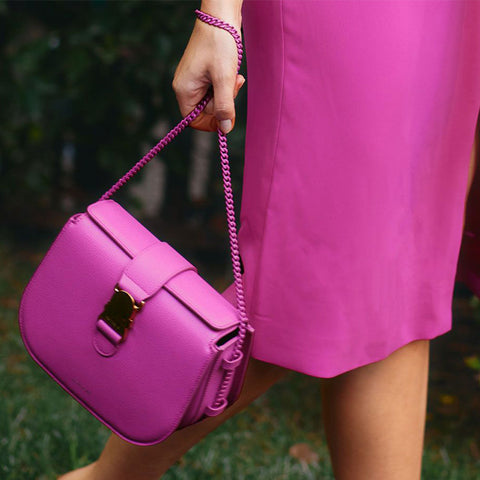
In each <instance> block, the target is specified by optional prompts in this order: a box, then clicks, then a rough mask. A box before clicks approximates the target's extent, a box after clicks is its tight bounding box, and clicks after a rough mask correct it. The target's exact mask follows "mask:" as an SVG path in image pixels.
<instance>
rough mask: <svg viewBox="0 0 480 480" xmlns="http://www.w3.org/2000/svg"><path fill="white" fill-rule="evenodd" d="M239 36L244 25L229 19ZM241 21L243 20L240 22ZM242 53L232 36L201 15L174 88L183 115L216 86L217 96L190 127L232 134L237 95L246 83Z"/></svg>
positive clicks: (214, 94)
mask: <svg viewBox="0 0 480 480" xmlns="http://www.w3.org/2000/svg"><path fill="white" fill-rule="evenodd" d="M222 20H225V21H226V22H228V23H230V24H231V25H232V26H233V27H235V29H236V30H237V32H238V33H239V35H240V34H241V32H240V24H238V22H237V24H235V22H232V21H229V20H227V19H224V18H222ZM240 23H241V21H240ZM237 66H238V52H237V45H236V43H235V40H234V39H233V37H232V35H231V34H230V33H229V32H227V31H226V30H223V29H222V28H219V27H216V26H214V25H209V24H207V23H205V22H202V21H201V20H199V19H198V18H197V20H196V22H195V26H194V28H193V31H192V34H191V36H190V40H189V42H188V44H187V47H186V48H185V51H184V53H183V56H182V58H181V59H180V62H179V64H178V65H177V68H176V70H175V74H174V78H173V82H172V88H173V90H174V91H175V95H176V97H177V101H178V105H179V108H180V112H181V114H182V116H184V117H185V116H186V115H188V114H189V113H190V112H191V111H192V110H193V109H194V108H195V107H196V106H197V104H198V102H200V100H201V99H202V98H203V97H204V95H205V94H206V93H207V91H208V89H209V88H210V86H213V98H212V99H211V100H210V101H209V102H208V103H207V105H206V107H205V109H204V110H203V111H202V112H201V113H200V114H199V115H198V117H197V118H195V119H194V120H193V121H192V122H191V123H190V126H191V127H193V128H195V129H197V130H204V131H209V132H214V131H217V128H219V127H220V129H221V130H222V132H223V133H225V134H226V133H228V132H230V131H231V130H232V129H233V126H234V125H235V104H234V98H235V97H236V96H237V93H238V91H239V90H240V88H241V87H242V85H243V84H244V83H245V77H244V76H243V75H237Z"/></svg>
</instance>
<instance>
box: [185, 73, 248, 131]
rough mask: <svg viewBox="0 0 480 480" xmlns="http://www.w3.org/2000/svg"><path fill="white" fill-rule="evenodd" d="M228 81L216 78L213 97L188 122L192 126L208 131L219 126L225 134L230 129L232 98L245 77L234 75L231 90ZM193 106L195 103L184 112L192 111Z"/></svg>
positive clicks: (232, 114) (231, 126)
mask: <svg viewBox="0 0 480 480" xmlns="http://www.w3.org/2000/svg"><path fill="white" fill-rule="evenodd" d="M228 83H229V82H227V81H221V80H218V79H217V80H216V83H215V84H214V86H213V98H212V99H211V100H210V101H209V102H208V104H207V105H206V107H205V109H204V110H203V112H202V113H200V115H199V116H198V117H197V118H196V119H194V120H193V121H192V122H191V123H190V126H191V127H192V128H195V129H197V130H203V131H208V132H214V131H216V130H217V129H218V128H220V129H221V130H222V132H223V133H225V134H227V133H229V132H231V131H232V129H233V127H234V126H235V104H234V99H235V98H236V97H237V95H238V92H239V90H240V88H241V87H242V86H243V84H244V83H245V77H244V76H243V75H237V76H236V79H235V83H234V87H233V91H232V88H231V87H230V86H228ZM215 85H216V87H215ZM195 106H196V104H195V105H194V106H192V107H191V108H190V110H189V111H188V112H187V113H186V114H188V113H189V112H190V111H192V110H193V108H195ZM186 114H185V115H186ZM221 122H226V123H221Z"/></svg>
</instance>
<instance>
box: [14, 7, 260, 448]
mask: <svg viewBox="0 0 480 480" xmlns="http://www.w3.org/2000/svg"><path fill="white" fill-rule="evenodd" d="M196 14H197V16H198V17H199V18H200V19H201V20H203V21H207V22H208V23H212V24H213V25H215V26H220V27H221V28H224V29H225V30H227V31H229V32H230V33H232V35H233V36H234V38H235V41H236V43H237V47H238V50H239V61H238V67H239V68H240V63H241V58H242V44H241V40H240V37H239V35H238V33H237V32H236V31H235V29H234V28H233V27H232V26H230V25H228V24H226V23H225V22H222V21H221V20H218V19H215V17H211V16H210V15H207V14H205V13H204V12H200V11H199V10H196ZM211 98H212V95H211V93H210V92H209V93H207V95H205V97H204V98H203V99H202V101H201V102H200V103H199V104H198V105H197V107H196V108H195V109H194V110H193V111H192V112H191V113H190V114H189V115H187V116H186V117H185V118H184V119H183V120H182V121H181V122H180V123H179V124H178V125H177V126H176V127H175V128H173V129H172V130H171V131H170V132H169V133H168V134H167V135H166V136H165V138H163V139H162V140H161V141H160V142H159V143H158V144H157V145H156V146H155V147H154V148H153V149H152V150H150V152H149V153H148V154H147V155H145V157H144V158H142V160H140V161H139V162H138V163H137V164H136V165H135V166H134V167H133V168H132V169H131V170H130V171H129V172H128V173H127V174H126V175H124V177H122V178H121V179H120V180H119V181H118V182H117V183H116V184H115V185H114V186H113V187H112V188H111V189H110V190H109V191H108V192H106V193H105V194H104V195H103V196H102V198H101V199H100V200H99V201H98V202H96V203H93V204H92V205H90V206H88V208H87V211H86V212H85V213H80V214H77V215H74V216H73V217H72V218H70V219H69V220H68V222H67V223H66V225H65V226H64V227H63V229H62V231H61V232H60V234H59V235H58V236H57V238H56V240H55V241H54V243H53V244H52V246H51V247H50V249H49V251H48V253H47V254H46V256H45V258H44V259H43V261H42V262H41V264H40V266H39V267H38V269H37V270H36V272H35V274H34V275H33V277H32V279H31V280H30V282H29V284H28V286H27V288H26V289H25V292H24V294H23V297H22V301H21V304H20V312H19V325H20V331H21V336H22V339H23V342H24V343H25V346H26V348H27V350H28V352H29V353H30V355H31V356H32V357H33V359H34V360H35V361H36V362H37V363H38V364H39V365H40V366H41V367H42V368H43V369H44V370H45V371H46V372H47V373H48V374H49V375H50V376H51V377H52V378H53V379H54V380H55V381H56V382H57V383H59V384H60V385H61V387H62V388H63V389H64V390H65V391H67V392H68V393H69V394H70V395H71V396H72V397H73V398H75V399H76V400H77V401H78V402H79V403H80V404H81V405H83V407H85V408H86V409H87V410H88V411H90V412H91V413H92V414H93V415H94V416H95V417H96V418H97V419H98V420H100V421H101V422H102V423H103V424H105V425H106V426H107V427H108V428H110V429H111V430H112V431H113V432H115V433H116V434H117V435H118V436H120V437H121V438H123V439H125V440H126V441H128V442H130V443H134V444H137V445H153V444H155V443H158V442H161V441H162V440H164V439H165V438H167V437H168V436H169V435H170V434H171V433H173V432H174V431H175V430H177V429H180V428H183V427H185V426H187V425H190V424H192V423H195V422H198V421H200V420H201V419H203V418H205V417H207V416H213V415H218V414H220V413H221V412H222V411H223V410H224V409H225V408H226V407H227V406H228V405H230V404H232V403H233V402H235V400H237V398H238V396H239V394H240V391H241V388H242V385H243V381H244V377H245V372H246V367H247V363H248V359H249V356H250V351H251V346H252V340H253V334H254V329H253V328H252V327H251V326H250V325H249V324H248V320H247V315H246V309H245V302H244V296H243V282H242V276H241V269H240V256H239V249H238V244H237V236H236V226H235V214H234V207H233V198H232V189H231V181H230V167H229V162H228V150H227V142H226V136H225V135H224V134H223V133H222V132H221V131H220V130H218V140H219V145H220V152H221V159H222V171H223V182H224V189H225V201H226V209H227V220H228V228H229V235H230V247H231V254H232V264H233V273H234V279H235V281H234V284H232V285H230V287H229V288H227V290H226V291H225V292H224V293H223V295H222V294H220V293H219V292H217V291H216V290H215V289H214V288H213V287H212V286H211V285H209V284H208V283H207V282H206V281H205V280H203V279H202V277H200V276H199V275H198V273H197V269H196V268H195V267H194V266H193V265H192V264H191V263H190V262H188V260H186V259H185V258H184V257H183V256H182V255H180V254H179V253H178V252H177V251H176V250H174V249H173V248H172V247H171V246H170V245H169V244H168V243H166V242H162V241H161V240H159V239H157V238H156V237H155V236H154V235H153V234H152V233H150V232H149V231H148V230H147V229H146V228H145V227H143V226H142V225H141V224H140V223H139V222H138V221H137V220H136V219H135V218H133V217H132V216H131V215H130V214H129V213H128V212H127V211H126V210H124V209H123V208H122V207H121V206H120V205H119V204H118V203H116V202H115V201H113V200H110V199H109V198H110V197H111V196H112V195H113V194H114V193H115V192H116V191H117V190H118V189H119V188H120V187H121V186H123V185H124V184H125V183H126V182H127V181H128V180H129V179H130V178H131V177H132V176H133V175H134V174H136V173H137V172H138V171H139V170H140V169H141V168H142V167H143V166H144V165H146V164H147V163H148V162H149V161H150V160H151V159H152V158H153V157H154V156H155V155H156V154H157V153H158V152H159V151H160V150H162V149H163V148H164V147H165V146H166V145H167V144H168V143H169V142H170V141H171V140H172V139H173V138H174V137H175V136H176V135H178V133H180V132H181V131H182V130H183V129H184V128H185V127H186V126H187V125H188V124H189V123H190V122H191V121H192V120H193V119H194V118H196V117H197V116H198V114H199V113H200V112H201V111H202V110H203V109H204V108H205V106H206V104H207V103H208V101H209V100H210V99H211ZM233 285H234V286H235V292H236V298H235V295H234V292H233V288H232V287H233Z"/></svg>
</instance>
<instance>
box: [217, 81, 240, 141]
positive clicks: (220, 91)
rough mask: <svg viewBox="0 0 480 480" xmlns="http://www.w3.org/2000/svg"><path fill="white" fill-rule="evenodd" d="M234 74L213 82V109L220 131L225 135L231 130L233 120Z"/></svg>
mask: <svg viewBox="0 0 480 480" xmlns="http://www.w3.org/2000/svg"><path fill="white" fill-rule="evenodd" d="M235 84H236V74H235V75H233V76H231V77H230V76H229V77H227V78H226V77H223V78H222V79H221V80H219V81H217V82H215V81H214V82H213V109H214V115H215V118H216V120H217V123H218V126H219V127H220V130H222V132H223V133H224V134H227V133H228V132H230V130H232V128H233V121H234V119H235V104H234V100H233V99H234V97H235Z"/></svg>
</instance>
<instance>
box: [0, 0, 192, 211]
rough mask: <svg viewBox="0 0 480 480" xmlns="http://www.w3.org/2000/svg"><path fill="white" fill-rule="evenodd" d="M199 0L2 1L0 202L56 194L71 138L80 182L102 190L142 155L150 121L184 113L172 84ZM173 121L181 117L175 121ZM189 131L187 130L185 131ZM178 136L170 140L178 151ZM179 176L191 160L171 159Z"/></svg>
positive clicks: (185, 135) (180, 149) (17, 203)
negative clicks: (61, 161)
mask: <svg viewBox="0 0 480 480" xmlns="http://www.w3.org/2000/svg"><path fill="white" fill-rule="evenodd" d="M198 7H199V2H193V1H181V2H178V1H161V2H150V1H131V0H123V1H121V2H107V1H82V2H63V1H62V2H45V1H36V2H28V1H27V2H21V1H15V2H7V1H5V0H0V46H1V47H2V48H1V49H0V105H1V108H0V203H1V204H2V205H3V206H4V208H7V207H15V208H17V209H18V208H19V206H24V207H26V206H28V205H29V203H30V202H32V201H33V202H35V203H38V201H39V198H45V199H46V200H47V203H48V200H49V199H52V198H54V196H55V193H54V192H55V191H56V190H58V188H59V187H60V185H59V181H58V179H59V168H60V166H59V159H60V153H61V149H62V147H63V145H64V143H65V141H67V140H69V141H72V142H73V143H74V144H75V146H76V148H77V169H76V172H75V181H76V184H77V186H80V187H81V188H83V189H87V190H90V191H95V193H98V192H100V193H101V192H103V191H104V190H106V189H107V187H109V186H110V184H111V182H113V181H114V180H115V179H116V178H117V177H119V176H120V175H121V174H123V173H124V171H125V170H126V169H127V168H128V167H129V166H130V165H132V164H133V163H134V162H135V161H137V160H138V159H139V158H140V157H141V154H142V153H144V152H142V151H140V148H141V144H142V142H146V143H147V144H149V145H151V146H153V145H154V144H155V143H156V142H157V141H158V140H159V138H155V137H154V134H152V127H153V126H154V125H155V123H156V122H158V120H159V119H162V118H166V119H167V120H169V124H170V125H171V127H173V126H174V125H175V124H176V123H177V122H178V121H180V120H181V118H182V117H181V115H180V112H179V109H178V104H177V101H176V98H175V94H174V92H173V89H172V87H171V83H172V80H173V75H174V71H175V68H176V65H177V64H178V62H179V60H180V58H181V55H182V52H183V50H184V48H185V46H186V44H187V42H188V39H189V36H190V33H191V30H192V28H193V24H194V21H195V19H196V17H195V14H194V9H195V8H198ZM173 122H175V123H173ZM187 130H188V129H187ZM181 137H183V138H182V141H180V142H174V143H173V144H172V145H171V146H169V147H168V149H169V152H170V150H172V151H173V154H170V153H169V155H172V157H173V156H175V152H177V155H176V156H177V157H181V153H182V152H184V151H185V147H182V142H185V140H186V139H188V133H183V134H182V136H181ZM169 166H170V167H171V168H173V169H174V171H176V173H177V174H178V175H181V174H183V173H185V169H186V164H185V162H181V161H173V160H172V161H171V162H170V165H169Z"/></svg>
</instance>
